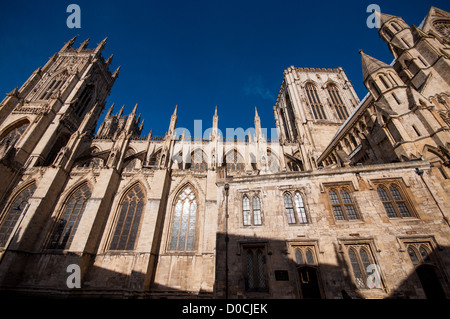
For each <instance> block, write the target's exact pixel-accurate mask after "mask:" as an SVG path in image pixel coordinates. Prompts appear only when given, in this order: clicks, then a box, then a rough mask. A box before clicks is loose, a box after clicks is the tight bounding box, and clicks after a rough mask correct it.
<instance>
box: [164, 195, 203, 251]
mask: <svg viewBox="0 0 450 319" xmlns="http://www.w3.org/2000/svg"><path fill="white" fill-rule="evenodd" d="M196 218H197V202H196V198H195V194H194V193H193V191H192V189H191V188H190V187H189V186H188V187H186V188H185V189H184V190H183V191H182V192H181V193H180V195H178V197H177V199H176V204H175V211H174V217H173V224H172V234H171V239H170V247H169V249H170V250H177V251H192V250H194V239H195V225H196Z"/></svg>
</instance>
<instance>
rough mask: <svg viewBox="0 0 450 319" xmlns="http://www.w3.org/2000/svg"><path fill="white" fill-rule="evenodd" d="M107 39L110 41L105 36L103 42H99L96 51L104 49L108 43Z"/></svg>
mask: <svg viewBox="0 0 450 319" xmlns="http://www.w3.org/2000/svg"><path fill="white" fill-rule="evenodd" d="M106 41H108V37H106V38H104V39H103V40H102V42H100V43H99V44H97V47H96V48H95V53H99V52H101V51H102V50H103V48H104V47H105V45H106Z"/></svg>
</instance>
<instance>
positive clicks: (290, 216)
mask: <svg viewBox="0 0 450 319" xmlns="http://www.w3.org/2000/svg"><path fill="white" fill-rule="evenodd" d="M284 207H285V208H286V217H287V220H288V223H289V224H295V215H294V206H293V204H292V197H291V195H290V194H287V193H286V194H285V195H284Z"/></svg>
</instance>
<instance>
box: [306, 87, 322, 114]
mask: <svg viewBox="0 0 450 319" xmlns="http://www.w3.org/2000/svg"><path fill="white" fill-rule="evenodd" d="M306 95H307V96H308V101H309V104H310V105H311V109H312V111H313V114H314V118H315V119H316V120H326V119H327V116H326V115H325V110H324V107H323V104H322V103H321V102H320V99H319V95H318V94H317V89H316V86H315V85H313V84H311V83H308V84H306Z"/></svg>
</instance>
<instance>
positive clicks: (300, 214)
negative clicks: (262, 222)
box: [284, 192, 308, 224]
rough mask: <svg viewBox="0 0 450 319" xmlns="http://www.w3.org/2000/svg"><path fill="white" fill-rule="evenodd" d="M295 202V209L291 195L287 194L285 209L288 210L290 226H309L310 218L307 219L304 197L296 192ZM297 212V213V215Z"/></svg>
mask: <svg viewBox="0 0 450 319" xmlns="http://www.w3.org/2000/svg"><path fill="white" fill-rule="evenodd" d="M294 201H295V209H294V204H293V202H292V197H291V194H289V193H286V194H285V195H284V207H285V209H286V217H287V220H288V224H297V223H298V224H307V223H308V218H307V217H306V211H305V204H304V202H303V197H302V195H301V194H300V193H299V192H295V195H294ZM295 212H297V215H296V214H295ZM296 216H297V217H296Z"/></svg>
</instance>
